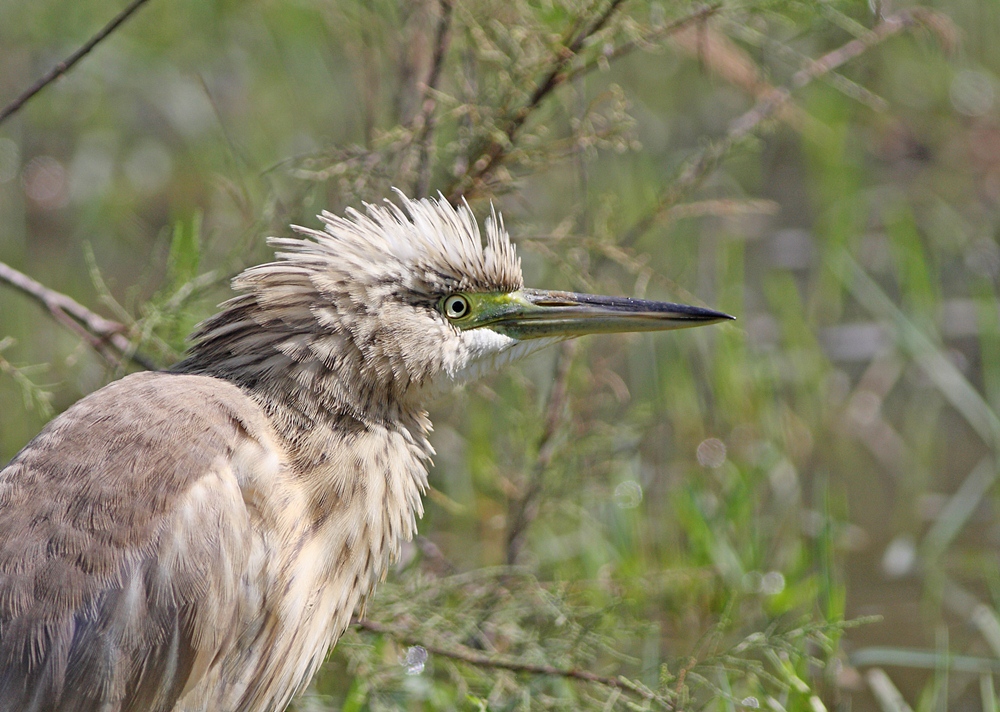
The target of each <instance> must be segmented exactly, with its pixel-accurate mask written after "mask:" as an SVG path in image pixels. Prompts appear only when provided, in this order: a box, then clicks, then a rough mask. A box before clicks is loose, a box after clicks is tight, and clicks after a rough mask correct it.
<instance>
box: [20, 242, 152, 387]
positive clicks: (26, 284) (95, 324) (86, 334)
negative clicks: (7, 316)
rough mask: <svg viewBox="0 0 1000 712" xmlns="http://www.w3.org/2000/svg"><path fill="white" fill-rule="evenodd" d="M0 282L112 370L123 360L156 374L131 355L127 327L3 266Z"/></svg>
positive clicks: (148, 366) (141, 357)
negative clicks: (37, 307) (24, 296)
mask: <svg viewBox="0 0 1000 712" xmlns="http://www.w3.org/2000/svg"><path fill="white" fill-rule="evenodd" d="M0 282H6V283H7V284H9V285H11V286H12V287H14V288H16V289H19V290H20V291H22V292H23V293H25V294H27V295H28V296H29V297H31V298H32V299H34V300H35V301H36V302H38V303H39V304H41V305H42V307H43V308H44V309H45V310H46V311H47V312H48V313H49V314H51V315H52V317H53V318H54V319H55V320H56V321H58V322H59V323H60V324H62V325H63V326H65V327H66V328H67V329H69V330H70V331H72V332H73V333H74V334H76V335H77V336H79V337H80V338H81V339H83V340H84V341H86V342H87V344H89V345H90V346H91V347H92V348H93V349H94V350H95V351H97V352H98V353H99V354H101V356H103V357H104V358H105V359H106V360H107V361H108V362H109V363H110V364H112V365H113V366H118V365H120V363H121V361H122V359H123V358H125V359H128V360H130V361H132V362H133V363H135V364H136V365H138V366H141V367H142V368H145V369H147V370H151V371H155V370H156V365H155V364H153V363H152V362H150V361H148V360H147V359H146V358H144V357H143V356H141V355H140V354H137V353H135V349H134V348H133V346H132V343H131V342H130V341H129V340H128V338H127V337H126V336H125V334H126V333H127V332H128V327H126V326H125V325H124V324H120V323H118V322H117V321H111V320H110V319H105V318H104V317H103V316H101V315H100V314H96V313H95V312H92V311H91V310H90V309H87V307H85V306H83V305H82V304H80V303H79V302H77V301H76V300H74V299H71V298H70V297H68V296H66V295H65V294H61V293H60V292H56V291H54V290H52V289H49V288H48V287H46V286H45V285H43V284H41V283H39V282H37V281H35V280H34V279H32V278H31V277H29V276H28V275H26V274H24V273H23V272H18V271H17V270H16V269H14V268H13V267H11V266H10V265H8V264H5V263H3V262H0Z"/></svg>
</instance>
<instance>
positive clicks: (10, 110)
mask: <svg viewBox="0 0 1000 712" xmlns="http://www.w3.org/2000/svg"><path fill="white" fill-rule="evenodd" d="M146 2H148V0H132V2H130V3H129V4H128V5H127V6H126V7H125V9H123V10H122V11H121V12H119V13H118V14H117V15H115V16H114V18H112V20H111V22H109V23H108V24H106V25H105V26H104V27H103V28H101V31H100V32H98V33H97V34H96V35H94V36H93V37H91V38H90V39H89V40H87V41H86V42H85V43H84V44H83V46H81V47H80V48H79V49H78V50H76V51H75V52H73V54H71V55H70V56H68V57H67V58H66V59H64V60H63V61H61V62H59V63H58V64H57V65H56V66H54V67H53V68H52V69H50V70H49V71H48V72H46V73H45V75H44V76H43V77H42V78H41V79H39V80H38V81H37V82H35V83H34V84H33V85H32V86H31V87H29V88H28V89H27V90H26V91H24V93H22V94H21V95H20V96H19V97H17V98H16V99H14V101H12V102H10V103H9V104H7V106H5V107H4V108H3V109H2V110H0V124H2V123H3V122H4V121H6V120H7V119H8V118H10V117H11V116H13V115H14V114H15V113H17V111H18V110H20V108H21V107H22V106H24V104H25V103H26V102H27V101H28V100H29V99H31V97H33V96H34V95H35V94H37V93H38V92H40V91H41V90H42V89H44V88H45V87H47V86H48V85H49V84H51V83H52V82H54V81H55V80H56V79H58V78H59V77H61V76H62V75H63V74H65V73H66V72H68V71H69V70H70V69H72V68H73V65H75V64H76V63H77V62H79V61H80V60H81V59H83V58H84V57H86V56H87V55H88V54H89V53H90V51H91V50H92V49H94V47H96V46H97V45H98V44H100V43H101V42H102V41H104V39H106V38H107V36H108V35H110V34H111V33H112V32H114V31H115V30H116V29H118V27H119V26H120V25H121V24H122V23H123V22H125V20H127V19H128V18H130V17H131V16H132V15H133V14H135V11H136V10H138V9H139V8H140V7H142V6H143V5H145V4H146Z"/></svg>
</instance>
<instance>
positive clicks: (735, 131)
mask: <svg viewBox="0 0 1000 712" xmlns="http://www.w3.org/2000/svg"><path fill="white" fill-rule="evenodd" d="M927 23H928V20H927V18H926V17H925V13H922V12H918V11H916V10H901V11H900V12H897V13H895V14H894V15H890V16H888V17H886V18H885V19H884V20H882V22H880V23H879V24H878V25H876V26H875V27H874V28H872V30H871V31H870V32H869V33H868V34H867V35H865V36H864V37H861V38H858V39H855V40H851V41H850V42H848V43H847V44H845V45H842V46H841V47H838V48H837V49H835V50H833V51H832V52H828V53H827V54H825V55H823V56H822V57H820V58H819V59H817V60H815V61H814V62H812V63H811V64H809V66H807V67H804V68H803V69H800V70H799V71H798V72H796V73H795V74H794V75H792V78H791V80H790V81H789V83H788V85H787V86H785V87H782V88H780V89H775V90H774V91H771V92H769V93H768V94H766V95H764V96H762V97H761V98H760V99H758V100H757V102H756V103H755V104H754V105H753V106H752V107H751V108H750V109H749V110H748V111H747V112H746V113H744V114H743V115H741V116H739V117H737V118H736V119H734V120H733V121H732V122H731V123H730V124H729V129H728V130H727V131H726V135H725V136H724V137H723V138H722V139H721V140H719V141H716V142H714V143H712V144H710V145H708V146H707V147H706V148H704V149H702V150H701V151H699V152H698V153H697V154H695V156H693V157H692V158H691V159H690V160H689V161H688V162H687V163H686V164H685V166H684V168H683V170H682V171H681V174H680V176H678V178H677V180H675V181H674V182H673V183H671V184H670V186H669V187H668V188H667V189H666V190H665V191H664V193H663V194H662V195H661V196H660V199H659V201H658V202H657V204H656V206H655V207H654V209H653V210H652V211H650V213H649V214H648V215H646V216H645V217H643V218H642V219H640V220H639V221H638V222H636V223H635V225H633V226H632V227H631V228H630V229H629V230H627V231H626V232H625V233H624V235H623V236H622V239H621V240H620V242H619V244H621V245H629V244H631V243H633V242H634V241H635V240H637V239H638V238H639V237H640V236H641V235H643V234H644V233H645V232H646V231H647V230H649V229H650V228H651V227H652V226H653V225H654V224H655V223H656V222H657V220H659V218H660V216H661V215H662V214H663V213H664V212H665V211H667V210H669V209H670V208H672V207H673V206H674V205H676V204H677V203H678V202H679V201H680V200H681V199H682V198H684V196H686V195H687V194H688V193H689V192H691V191H692V190H694V189H695V188H697V187H698V186H699V185H701V182H702V181H703V180H704V179H705V177H706V176H707V175H708V174H709V173H710V172H711V171H712V169H713V168H714V167H715V165H716V164H717V163H718V162H719V160H721V159H722V158H723V156H725V155H726V153H728V152H729V150H730V149H731V148H732V147H733V146H734V145H735V144H736V143H738V142H739V141H741V140H743V139H744V138H746V137H747V136H748V135H750V134H751V133H752V132H753V131H754V130H756V129H757V127H758V126H760V124H761V123H763V122H764V121H765V120H767V119H769V118H771V117H772V116H774V115H775V113H776V112H777V111H778V110H779V109H781V108H782V107H783V106H785V105H786V104H787V103H788V101H789V100H790V99H791V96H792V92H793V91H795V90H798V89H801V88H803V87H805V86H806V85H808V84H810V83H811V82H813V81H814V80H815V79H818V78H819V77H822V76H824V75H825V74H827V73H829V72H832V71H833V70H835V69H837V68H838V67H840V66H842V65H844V64H846V63H847V62H849V61H850V60H852V59H854V58H855V57H857V56H859V55H861V54H863V53H864V52H866V51H867V50H869V49H871V48H872V47H874V46H876V45H878V44H880V43H881V42H884V41H885V40H887V39H888V38H890V37H892V36H894V35H897V34H899V33H900V32H902V31H903V30H906V29H909V28H911V27H914V26H915V25H919V24H927Z"/></svg>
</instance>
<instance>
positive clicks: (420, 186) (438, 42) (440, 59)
mask: <svg viewBox="0 0 1000 712" xmlns="http://www.w3.org/2000/svg"><path fill="white" fill-rule="evenodd" d="M439 4H440V6H441V8H440V15H439V16H438V23H437V31H436V33H435V37H436V39H435V42H434V57H433V59H432V60H431V71H430V74H429V75H428V76H427V81H426V82H425V89H424V101H423V105H422V106H421V108H420V115H419V116H418V117H417V122H416V130H417V145H418V147H419V148H418V150H419V151H420V158H419V159H418V161H417V177H416V183H415V185H414V187H413V193H414V197H417V198H422V197H425V196H426V195H427V191H429V190H430V184H431V163H430V159H431V146H432V145H433V143H434V128H435V125H436V124H437V117H436V115H435V114H434V109H435V108H436V107H437V98H436V97H435V96H434V94H435V92H436V91H437V88H438V84H439V83H440V81H441V69H442V67H444V58H445V55H446V54H447V53H448V38H449V33H448V31H449V29H450V28H451V16H452V11H453V9H454V5H453V3H452V0H440V3H439Z"/></svg>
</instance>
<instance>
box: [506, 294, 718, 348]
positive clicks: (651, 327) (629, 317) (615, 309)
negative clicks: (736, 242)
mask: <svg viewBox="0 0 1000 712" xmlns="http://www.w3.org/2000/svg"><path fill="white" fill-rule="evenodd" d="M509 296H510V297H511V299H510V301H509V302H508V303H507V305H506V308H504V309H501V310H499V312H500V313H494V315H493V318H491V319H490V320H489V321H490V327H491V328H493V329H496V330H497V331H501V332H503V333H505V334H507V335H508V336H511V337H513V338H516V339H522V340H523V339H539V338H553V337H555V338H567V339H568V338H572V337H574V336H582V335H584V334H615V333H622V332H628V331H665V330H668V329H687V328H690V327H692V326H705V325H707V324H715V323H717V322H720V321H727V320H729V319H733V318H734V317H732V316H730V315H729V314H724V313H723V312H719V311H714V310H712V309H703V308H702V307H692V306H688V305H686V304H671V303H670V302H653V301H648V300H645V299H629V298H628V297H601V296H597V295H594V294H578V293H575V292H553V291H547V290H541V289H523V290H521V291H520V292H516V293H514V294H511V295H509Z"/></svg>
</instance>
